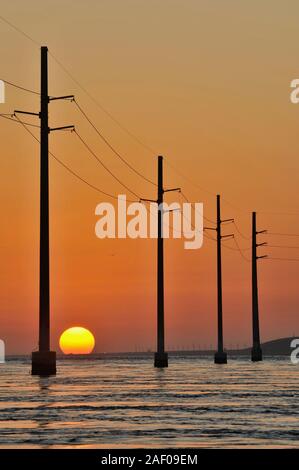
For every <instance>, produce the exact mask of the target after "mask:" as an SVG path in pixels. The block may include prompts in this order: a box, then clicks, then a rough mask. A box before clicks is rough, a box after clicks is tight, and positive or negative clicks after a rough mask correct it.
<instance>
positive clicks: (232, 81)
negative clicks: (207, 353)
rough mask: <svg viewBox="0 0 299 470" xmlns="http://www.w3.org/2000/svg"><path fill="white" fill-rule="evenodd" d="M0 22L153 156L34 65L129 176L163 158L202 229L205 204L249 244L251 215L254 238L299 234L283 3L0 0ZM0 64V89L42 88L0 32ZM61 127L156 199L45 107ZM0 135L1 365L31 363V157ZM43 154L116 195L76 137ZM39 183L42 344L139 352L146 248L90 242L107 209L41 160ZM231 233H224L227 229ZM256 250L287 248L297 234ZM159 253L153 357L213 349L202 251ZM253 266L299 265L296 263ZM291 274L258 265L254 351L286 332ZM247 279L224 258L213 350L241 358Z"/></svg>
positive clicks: (148, 297)
mask: <svg viewBox="0 0 299 470" xmlns="http://www.w3.org/2000/svg"><path fill="white" fill-rule="evenodd" d="M0 14H1V15H2V16H4V17H5V18H6V19H7V20H9V21H11V22H12V23H14V24H15V25H16V26H18V27H20V28H21V29H22V30H23V31H25V32H26V33H27V34H29V35H30V36H31V37H32V38H34V39H35V40H36V41H37V42H38V43H40V44H43V45H48V47H49V50H50V52H51V53H52V54H53V55H54V57H56V58H57V59H58V60H59V61H60V62H62V63H63V64H64V66H65V67H66V68H67V69H68V70H69V71H70V72H71V73H72V75H73V76H75V77H76V79H77V80H78V81H79V82H80V83H81V84H82V85H83V86H84V87H85V88H86V89H87V90H88V91H89V92H90V93H91V94H92V95H93V96H94V97H95V98H96V99H97V100H98V101H99V102H100V103H101V105H102V106H103V107H104V108H105V109H108V110H109V112H110V113H111V114H112V115H113V116H114V117H115V118H116V119H117V120H118V121H119V122H120V123H121V124H122V125H123V126H125V127H126V128H127V129H129V130H130V131H131V132H132V133H133V134H134V135H136V136H137V137H138V138H139V139H141V140H142V141H143V142H144V143H145V144H146V145H147V146H149V147H150V148H152V149H153V151H148V150H146V149H145V147H143V146H141V145H139V144H138V143H137V142H136V141H135V140H134V139H133V138H131V137H130V136H129V135H128V134H127V133H126V132H124V131H123V130H122V129H121V128H120V127H119V126H117V125H116V124H115V122H114V121H113V120H111V119H110V118H109V117H108V116H107V114H105V112H103V111H102V110H101V109H100V108H99V107H97V106H96V105H95V103H94V102H92V101H91V100H90V99H89V98H88V96H86V94H84V93H83V92H82V90H80V88H79V87H78V86H77V85H76V84H75V83H74V82H73V81H72V80H71V79H70V77H69V76H68V75H67V74H66V73H65V72H64V71H63V70H62V69H61V67H59V65H58V64H57V63H56V62H55V60H53V58H52V57H50V58H49V69H50V73H49V93H50V95H61V94H62V95H64V94H72V93H74V94H75V95H76V97H77V99H78V102H79V103H80V104H81V105H82V107H84V109H85V110H86V111H87V112H88V114H89V115H90V117H91V118H92V119H93V120H94V121H95V122H96V123H97V125H98V126H99V128H100V129H101V130H102V132H103V133H104V135H105V136H107V137H108V138H109V139H110V140H111V142H112V143H113V144H114V146H115V147H116V148H117V149H118V150H119V151H120V152H121V153H122V154H123V155H124V156H125V157H126V158H127V159H128V160H129V161H130V163H131V164H132V165H134V166H135V167H136V168H137V169H138V170H139V171H142V172H143V173H144V174H146V175H147V176H148V177H149V178H156V155H158V154H163V155H165V157H166V159H168V161H169V162H170V163H171V164H172V165H174V166H175V167H176V168H177V169H178V170H179V171H181V172H183V173H184V174H185V175H186V176H187V178H188V180H187V179H183V178H182V177H181V176H179V175H178V174H176V173H175V172H174V171H173V170H172V168H170V167H169V166H168V165H166V164H165V186H166V187H172V186H181V187H182V188H183V189H184V192H185V193H186V194H187V196H188V197H189V198H190V199H191V200H196V201H199V202H204V210H205V214H206V215H207V216H208V217H209V218H211V219H213V220H215V205H216V197H215V194H216V193H217V192H218V193H220V194H221V195H222V196H223V199H225V202H224V201H223V204H222V209H223V211H222V212H223V218H228V217H235V220H236V222H237V224H238V226H239V227H240V229H241V231H242V232H243V233H244V234H245V235H246V236H250V223H251V214H250V212H251V211H252V210H256V211H257V213H258V215H257V221H258V228H259V229H268V230H269V231H270V232H283V233H285V232H286V233H289V232H291V233H299V207H298V204H299V201H298V170H299V163H298V161H299V160H298V152H299V138H298V135H299V134H298V126H299V105H298V106H296V105H293V104H291V102H290V99H289V93H290V82H291V80H292V79H293V78H298V77H299V62H298V44H299V32H298V15H299V5H298V2H297V1H295V0H294V1H288V2H281V1H278V0H262V1H261V0H251V1H247V2H240V1H238V0H234V1H233V0H225V1H219V0H218V1H216V0H206V1H204V0H201V1H198V0H187V1H186V0H184V1H183V0H180V1H179V0H160V1H157V0H150V1H146V0H138V1H137V0H105V1H102V0H101V1H96V0H84V1H83V0H78V1H76V2H74V1H67V0H59V1H58V0H51V1H49V0H44V1H43V2H40V1H37V0H27V1H26V2H23V1H21V0H18V1H16V0H14V1H10V2H8V1H3V2H1V12H0ZM0 58H1V76H0V78H2V79H6V80H9V81H12V82H15V83H17V84H20V85H22V86H24V87H28V88H30V89H34V90H39V60H40V51H39V47H38V46H36V45H35V44H33V43H32V42H31V41H29V40H28V39H26V38H25V37H24V36H22V35H20V34H19V33H17V32H16V31H14V30H13V29H12V28H10V27H9V26H8V25H7V24H5V23H3V22H1V21H0ZM6 92H7V96H6V101H7V102H6V104H2V105H0V106H1V110H2V111H1V112H3V113H5V112H10V111H11V110H13V109H15V108H18V109H26V110H32V111H38V109H39V102H38V97H35V96H34V95H30V94H27V93H23V92H21V91H16V90H15V89H13V88H11V87H7V88H6ZM29 120H31V118H29ZM32 122H35V121H34V118H33V119H32ZM66 124H75V125H76V127H77V129H78V131H79V132H80V133H81V134H82V135H83V136H84V137H85V138H86V139H87V140H88V142H89V143H90V145H91V146H92V148H93V149H94V150H96V151H97V152H98V153H99V154H100V155H101V156H102V157H103V160H104V161H105V163H106V164H107V165H108V166H109V167H110V168H111V169H113V170H114V171H115V173H116V174H117V175H118V176H119V177H120V178H122V179H123V180H124V181H125V182H126V183H127V184H128V185H129V186H130V187H132V188H134V190H135V191H136V192H137V193H138V194H141V195H143V196H144V197H150V198H154V197H155V196H156V195H155V188H154V187H152V186H151V185H150V184H147V183H145V182H144V181H143V180H141V179H140V178H138V176H136V175H135V174H134V173H132V172H131V171H130V170H129V169H128V168H127V167H126V166H124V165H123V164H122V163H121V162H120V161H119V160H117V158H116V157H115V156H114V155H113V153H111V151H109V150H108V149H107V148H106V147H105V146H104V144H103V143H102V142H101V141H100V140H99V138H98V137H97V136H96V134H95V133H94V132H93V131H92V129H90V128H89V127H88V125H87V123H86V122H84V121H83V120H82V118H81V117H80V114H79V113H78V111H77V110H76V108H75V105H74V104H72V103H70V102H55V103H51V105H50V125H51V126H52V127H55V126H59V125H66ZM37 135H38V134H37ZM0 138H1V159H0V162H1V170H0V192H1V208H2V224H1V235H0V253H1V270H0V276H1V282H0V318H1V321H0V337H2V338H3V339H4V340H5V341H6V345H7V350H8V352H9V353H21V352H30V351H31V350H33V349H35V348H37V327H38V323H37V319H38V240H39V212H38V211H39V148H38V145H37V143H36V142H34V141H33V139H32V138H31V137H30V136H29V135H28V134H27V133H26V132H25V130H24V129H23V128H21V127H19V125H18V124H14V123H12V122H9V121H5V120H4V119H2V120H1V122H0ZM50 147H51V149H52V151H53V152H54V153H55V154H57V156H58V157H59V158H61V160H63V161H64V162H65V163H67V164H68V165H70V166H71V167H72V169H74V170H75V171H77V172H78V173H79V174H80V175H81V176H83V177H84V178H86V179H87V180H88V181H90V182H91V183H93V184H95V185H97V186H99V187H101V188H102V189H103V190H105V191H107V192H110V193H114V194H120V193H123V188H122V187H121V186H120V185H119V184H118V183H116V182H115V181H114V180H113V179H112V178H111V177H110V176H109V175H107V174H106V173H105V171H104V170H103V169H102V168H101V167H100V166H99V165H98V164H97V162H96V161H95V160H93V159H92V157H90V156H89V155H88V153H87V152H86V150H85V149H84V147H82V145H81V144H80V142H79V141H78V140H77V138H76V136H75V135H74V134H70V133H59V134H57V133H56V134H55V135H54V133H53V134H52V135H51V138H50ZM50 170H51V181H50V189H51V221H50V223H51V327H52V347H53V348H56V349H58V339H59V335H60V334H61V333H62V331H63V330H64V329H66V328H68V327H71V326H74V325H82V326H84V327H87V328H89V329H90V330H91V331H92V332H93V333H94V335H95V337H96V350H97V351H99V352H100V351H127V350H135V349H141V348H142V349H150V348H151V349H153V348H154V347H155V326H156V289H155V288H156V278H155V274H156V243H155V241H153V240H139V241H134V240H102V241H100V240H98V239H97V238H96V237H95V234H94V226H95V222H96V217H95V215H94V210H95V207H96V205H97V204H98V203H99V202H101V201H104V200H106V199H104V198H103V196H101V195H100V194H99V193H97V192H95V191H93V190H92V189H90V188H88V187H87V186H85V185H84V184H83V183H81V182H79V181H77V180H76V179H75V178H74V177H73V176H72V175H70V174H68V173H67V172H66V171H65V170H64V169H63V168H62V167H61V166H60V165H59V164H58V163H57V162H55V161H53V160H51V166H50ZM190 180H191V181H190ZM174 197H175V196H167V199H168V200H173V198H174ZM228 202H230V203H231V204H232V205H230V204H229V203H228ZM233 230H234V227H233V226H226V227H224V233H230V232H231V231H233ZM236 236H237V240H238V243H239V244H240V246H241V247H243V248H249V247H250V240H246V239H243V238H242V237H240V236H239V235H238V234H236ZM265 240H266V241H268V242H269V244H272V245H287V246H290V245H292V246H296V245H299V239H296V238H295V237H294V238H286V237H274V236H272V235H267V236H263V237H261V241H265ZM297 240H298V241H297ZM225 243H226V244H228V245H229V246H231V247H235V245H234V242H233V241H227V242H225ZM165 245H166V250H165V264H166V266H165V296H166V301H165V312H166V326H167V329H166V342H167V347H168V348H172V347H192V346H193V345H196V346H198V345H199V344H200V345H201V347H204V346H205V345H207V346H208V345H210V344H213V345H214V344H215V339H216V338H215V335H216V269H215V268H216V246H215V243H214V242H213V241H209V240H206V241H205V243H204V247H203V248H202V249H200V250H198V251H195V252H194V251H188V250H184V248H183V242H182V241H177V240H176V241H173V240H169V241H166V243H165ZM261 253H268V254H269V255H272V256H273V257H287V258H290V257H292V258H299V250H297V249H288V248H283V249H280V248H267V249H262V250H261ZM244 254H245V256H247V257H248V256H250V251H249V250H248V251H245V252H244ZM298 274H299V263H297V262H282V261H274V260H272V261H271V260H265V261H261V262H260V263H259V279H260V284H259V289H260V322H261V336H262V339H263V340H268V339H272V338H277V337H281V336H289V335H292V334H299V320H298V305H299V289H298ZM250 279H251V271H250V263H249V262H247V261H246V260H244V259H243V258H242V257H241V256H240V254H239V253H238V252H237V251H233V250H228V249H223V301H224V336H225V344H226V346H227V347H229V346H230V344H231V343H233V344H235V345H236V344H239V345H240V346H241V345H244V344H250V341H251V290H250V289H251V286H250Z"/></svg>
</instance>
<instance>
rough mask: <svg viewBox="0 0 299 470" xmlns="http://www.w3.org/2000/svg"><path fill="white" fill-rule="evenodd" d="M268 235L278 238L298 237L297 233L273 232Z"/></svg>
mask: <svg viewBox="0 0 299 470" xmlns="http://www.w3.org/2000/svg"><path fill="white" fill-rule="evenodd" d="M268 235H274V236H279V237H299V233H277V232H276V233H274V232H268Z"/></svg>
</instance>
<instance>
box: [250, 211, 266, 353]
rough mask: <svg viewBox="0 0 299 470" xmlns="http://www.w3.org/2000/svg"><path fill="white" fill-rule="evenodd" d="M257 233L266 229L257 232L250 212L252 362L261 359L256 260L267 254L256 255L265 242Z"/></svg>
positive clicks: (254, 218) (253, 216)
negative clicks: (261, 240)
mask: <svg viewBox="0 0 299 470" xmlns="http://www.w3.org/2000/svg"><path fill="white" fill-rule="evenodd" d="M259 233H266V230H261V231H259V232H257V230H256V212H253V213H252V350H251V360H252V361H254V362H258V361H262V360H263V353H262V348H261V342H260V326H259V305H258V285H257V260H258V259H260V258H266V257H267V256H266V255H264V256H257V253H256V251H257V250H256V249H257V247H259V246H264V245H266V243H257V242H256V236H257V235H258V234H259Z"/></svg>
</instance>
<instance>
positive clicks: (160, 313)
mask: <svg viewBox="0 0 299 470" xmlns="http://www.w3.org/2000/svg"><path fill="white" fill-rule="evenodd" d="M171 191H180V188H174V189H164V187H163V157H162V156H161V155H160V156H159V157H158V198H157V200H156V201H155V200H152V199H144V198H141V201H148V202H155V203H157V204H158V233H157V352H156V353H155V361H154V365H155V367H160V368H163V367H168V354H167V352H165V328H164V237H163V200H164V193H166V192H171Z"/></svg>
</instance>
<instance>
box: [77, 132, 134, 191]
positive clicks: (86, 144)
mask: <svg viewBox="0 0 299 470" xmlns="http://www.w3.org/2000/svg"><path fill="white" fill-rule="evenodd" d="M74 133H75V134H76V135H77V137H78V138H79V140H80V141H81V142H82V144H83V145H84V146H85V148H86V149H87V150H88V151H89V153H90V154H91V155H92V156H93V157H94V158H95V159H96V160H97V162H98V163H99V164H100V165H101V166H102V167H103V168H104V169H105V170H106V171H107V172H108V173H109V174H110V175H111V176H112V177H113V178H114V179H115V180H116V181H117V182H118V183H119V184H121V186H123V187H124V188H125V189H126V190H127V191H129V192H130V193H131V194H133V195H134V196H135V197H137V199H140V196H138V194H137V193H135V191H133V190H132V189H130V188H129V186H127V185H126V184H125V183H123V182H122V181H121V180H120V179H119V178H118V177H117V176H116V175H115V174H114V173H113V172H112V171H111V170H110V169H109V168H108V167H107V166H106V165H105V163H104V162H102V160H101V159H100V158H99V157H98V155H97V154H96V153H95V152H94V151H93V150H92V149H91V148H90V146H89V145H88V143H87V142H86V141H85V140H84V139H83V138H82V137H81V135H80V134H78V132H77V131H76V130H75V131H74Z"/></svg>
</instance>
